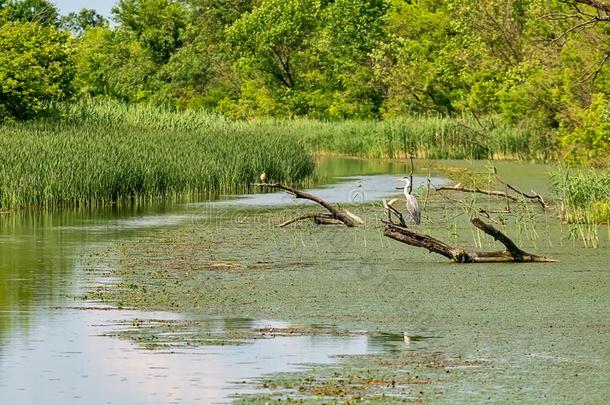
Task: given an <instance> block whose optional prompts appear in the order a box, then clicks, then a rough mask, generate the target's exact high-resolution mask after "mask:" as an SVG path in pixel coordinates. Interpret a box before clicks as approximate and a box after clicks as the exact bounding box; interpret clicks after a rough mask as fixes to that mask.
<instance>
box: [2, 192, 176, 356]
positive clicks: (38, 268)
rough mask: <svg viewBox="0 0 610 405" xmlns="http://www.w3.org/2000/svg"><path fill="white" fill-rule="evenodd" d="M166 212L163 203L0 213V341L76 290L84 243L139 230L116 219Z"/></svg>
mask: <svg viewBox="0 0 610 405" xmlns="http://www.w3.org/2000/svg"><path fill="white" fill-rule="evenodd" d="M166 211H167V207H166V206H165V205H163V204H155V205H150V206H143V205H138V204H129V205H118V206H112V207H108V208H104V209H80V210H76V209H75V210H62V211H59V212H48V211H44V210H38V209H37V210H24V211H21V212H14V213H10V214H3V215H0V341H2V340H4V337H5V336H6V335H7V334H9V333H11V332H12V329H15V330H17V331H19V330H26V329H27V328H28V327H29V326H30V324H31V323H32V322H34V320H33V319H32V318H33V317H34V314H35V312H37V311H40V312H42V311H49V310H50V308H51V307H53V306H61V305H62V304H64V300H65V299H66V296H67V295H70V294H73V293H74V292H75V290H74V288H75V283H74V281H75V280H74V267H75V264H76V259H77V258H78V257H79V256H80V255H81V254H82V253H83V248H86V247H87V246H89V245H91V244H94V243H96V244H97V243H103V242H105V241H109V240H116V239H119V238H126V237H129V236H130V235H133V234H134V233H135V232H137V231H138V227H137V226H125V225H121V220H127V219H131V218H134V217H138V216H143V215H145V214H153V213H154V214H159V213H165V212H166ZM110 220H114V221H115V222H114V225H116V226H114V227H113V226H111V225H112V224H113V222H112V221H110ZM117 224H118V225H117ZM0 347H1V345H0Z"/></svg>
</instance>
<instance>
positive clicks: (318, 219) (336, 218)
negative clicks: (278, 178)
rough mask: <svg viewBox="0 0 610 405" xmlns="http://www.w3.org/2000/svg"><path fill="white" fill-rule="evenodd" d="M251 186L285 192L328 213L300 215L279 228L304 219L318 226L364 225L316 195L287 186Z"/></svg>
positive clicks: (348, 213)
mask: <svg viewBox="0 0 610 405" xmlns="http://www.w3.org/2000/svg"><path fill="white" fill-rule="evenodd" d="M253 186H258V187H267V188H274V189H279V190H283V191H285V192H287V193H288V194H292V195H293V196H295V197H296V198H302V199H305V200H310V201H313V202H315V203H318V204H320V205H321V206H323V207H324V208H326V209H327V210H328V211H329V212H330V214H310V215H302V216H300V217H296V218H294V219H291V220H289V221H286V222H284V223H282V224H280V225H279V227H284V226H287V225H290V224H292V223H294V222H297V221H302V220H304V219H313V220H314V222H315V223H317V224H320V225H329V224H337V223H343V224H344V225H345V226H348V227H354V226H358V225H362V224H364V221H363V220H362V219H361V218H360V217H358V216H357V215H354V214H352V213H351V212H349V211H348V210H346V209H342V208H337V207H335V206H333V205H332V204H331V203H329V202H328V201H326V200H323V199H322V198H320V197H318V196H317V195H313V194H310V193H306V192H304V191H300V190H297V189H295V188H293V187H289V186H286V185H284V184H281V183H255V184H253Z"/></svg>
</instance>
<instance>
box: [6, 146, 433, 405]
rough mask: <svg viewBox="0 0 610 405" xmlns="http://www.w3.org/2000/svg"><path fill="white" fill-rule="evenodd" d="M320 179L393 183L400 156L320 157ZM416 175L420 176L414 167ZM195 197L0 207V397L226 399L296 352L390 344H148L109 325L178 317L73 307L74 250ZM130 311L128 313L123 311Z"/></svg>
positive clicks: (294, 360)
mask: <svg viewBox="0 0 610 405" xmlns="http://www.w3.org/2000/svg"><path fill="white" fill-rule="evenodd" d="M318 167H319V174H320V176H321V177H322V178H324V181H323V182H322V183H324V184H326V186H319V187H316V188H315V192H316V193H318V194H320V195H321V196H322V197H324V198H327V199H329V200H331V201H337V202H365V201H373V200H377V199H380V198H386V197H389V196H392V195H395V194H397V192H399V191H398V190H397V189H396V187H398V186H399V183H397V182H396V181H395V178H396V176H397V175H399V174H400V175H401V174H404V173H405V172H407V171H408V165H407V164H406V163H401V162H385V161H364V160H356V159H337V158H334V159H330V158H326V159H321V161H320V162H319V165H318ZM415 180H416V186H417V185H421V184H423V183H424V182H425V179H424V178H420V177H416V179H415ZM432 181H433V182H435V183H437V184H440V183H442V182H443V180H442V179H440V178H433V179H432ZM287 203H292V200H290V199H287V198H286V196H285V194H283V193H272V194H270V193H267V194H257V195H249V196H242V197H237V198H235V197H231V198H229V197H226V198H225V199H219V201H216V202H214V204H229V205H238V206H242V207H244V206H261V205H265V206H267V205H279V204H287ZM201 212H202V210H201V204H164V203H159V204H155V205H152V206H146V207H131V208H124V207H123V208H119V207H112V208H108V209H100V210H95V211H70V210H64V211H59V212H44V211H28V212H20V213H13V214H0V399H1V403H2V404H39V403H45V404H81V403H82V404H85V403H86V404H117V403H130V404H137V403H147V404H167V403H193V402H195V401H197V402H200V403H224V402H230V397H231V395H232V394H235V393H237V392H239V393H245V392H249V391H251V390H252V389H253V387H252V386H251V385H249V384H247V383H244V381H245V380H247V379H251V378H253V377H257V376H261V375H264V374H266V373H271V372H282V371H291V370H297V369H298V368H299V367H300V366H299V365H300V364H303V363H329V362H333V361H334V359H333V357H332V356H333V355H340V354H366V353H378V352H382V351H385V350H391V349H392V348H395V347H396V345H400V342H394V343H392V344H389V345H388V341H395V340H396V339H394V338H392V339H386V340H384V339H379V338H371V337H369V336H351V337H345V336H341V337H338V336H290V337H275V338H271V339H257V340H254V341H251V342H248V343H247V344H244V345H237V346H210V347H201V348H193V349H179V350H178V352H177V353H176V352H164V351H149V350H145V349H142V348H141V347H138V346H136V345H134V344H133V343H131V342H129V341H126V340H121V339H118V338H115V337H112V336H107V335H108V334H109V333H111V332H112V331H116V330H117V329H120V328H121V327H123V326H122V325H123V323H121V321H129V320H132V319H134V318H138V319H176V318H177V317H179V315H176V314H171V313H139V312H135V311H120V310H115V309H112V308H100V307H91V308H89V309H82V308H80V307H83V306H87V305H91V303H84V302H80V301H78V300H77V299H75V298H74V297H75V296H77V295H78V294H79V293H82V292H84V291H86V290H87V286H88V285H89V284H90V283H91V282H92V281H93V280H91V275H90V274H87V273H86V271H85V270H84V266H83V264H82V261H83V260H84V258H86V257H87V256H88V255H90V254H91V252H95V251H99V250H101V249H103V248H104V247H105V246H109V245H110V244H115V243H117V242H120V241H124V240H129V239H131V238H138V237H144V236H146V235H151V234H154V232H155V230H158V229H167V228H169V227H174V226H177V225H180V224H182V223H184V222H186V221H192V220H194V219H196V217H197V215H201ZM127 323H128V322H127ZM210 325H213V326H214V327H215V328H220V329H231V328H237V329H239V328H250V329H252V328H261V327H278V325H279V326H287V325H283V324H281V323H277V322H272V321H261V320H231V319H211V320H210Z"/></svg>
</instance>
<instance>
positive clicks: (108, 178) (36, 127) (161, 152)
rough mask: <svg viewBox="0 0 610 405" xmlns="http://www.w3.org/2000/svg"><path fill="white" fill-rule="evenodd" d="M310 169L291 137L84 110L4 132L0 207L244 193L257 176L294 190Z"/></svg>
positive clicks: (113, 106) (114, 106)
mask: <svg viewBox="0 0 610 405" xmlns="http://www.w3.org/2000/svg"><path fill="white" fill-rule="evenodd" d="M313 170H314V163H313V158H312V156H311V154H310V153H309V152H308V151H307V149H306V148H305V146H304V145H303V143H302V142H301V141H299V140H298V139H296V138H295V137H294V136H290V135H287V134H285V133H283V132H282V131H279V130H276V129H274V128H271V127H261V126H256V125H249V124H246V123H240V122H232V121H228V120H226V119H223V118H222V117H219V116H217V115H214V114H207V113H201V112H200V113H194V112H184V113H176V112H168V111H164V110H159V109H156V108H152V107H127V106H125V105H122V104H119V103H115V102H95V103H86V102H83V103H79V104H72V105H60V106H57V107H56V109H55V116H54V117H50V118H47V119H43V120H38V121H35V122H29V123H10V124H5V125H3V126H1V127H0V208H2V209H14V208H19V207H30V206H37V207H55V206H92V205H105V204H114V203H121V202H130V201H131V202H133V201H142V200H148V199H153V198H172V197H179V196H181V197H183V196H185V195H201V194H203V195H211V194H218V193H233V192H243V191H246V190H247V189H248V188H249V184H250V183H252V182H253V181H256V179H257V178H258V176H259V174H260V173H261V172H262V171H266V172H267V173H268V175H269V176H270V178H272V179H274V180H282V181H286V182H298V181H302V180H304V179H305V178H307V176H309V175H311V174H312V173H313Z"/></svg>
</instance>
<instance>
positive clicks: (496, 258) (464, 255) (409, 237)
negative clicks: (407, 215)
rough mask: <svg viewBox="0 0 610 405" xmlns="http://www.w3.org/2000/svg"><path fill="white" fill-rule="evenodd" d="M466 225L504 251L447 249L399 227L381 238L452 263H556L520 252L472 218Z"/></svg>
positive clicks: (388, 228) (388, 229)
mask: <svg viewBox="0 0 610 405" xmlns="http://www.w3.org/2000/svg"><path fill="white" fill-rule="evenodd" d="M470 222H471V223H472V224H473V225H474V226H476V227H477V228H479V229H480V230H482V231H483V232H485V233H486V234H488V235H490V236H491V237H493V238H494V239H495V240H497V241H498V242H500V243H502V244H503V245H504V246H505V247H506V249H504V250H499V251H495V252H476V251H467V250H465V249H461V248H458V247H455V246H451V245H448V244H446V243H445V242H443V241H440V240H438V239H435V238H433V237H432V236H428V235H423V234H419V233H417V232H413V231H411V230H409V229H407V228H405V227H403V226H399V225H395V224H392V223H388V224H387V225H386V228H385V232H384V235H385V236H387V237H388V238H391V239H394V240H397V241H399V242H402V243H406V244H407V245H411V246H415V247H421V248H424V249H428V251H430V252H434V253H438V254H439V255H442V256H445V257H446V258H448V259H449V260H451V261H452V262H456V263H505V262H510V263H524V262H539V263H552V262H556V260H553V259H549V258H546V257H544V256H538V255H534V254H531V253H528V252H525V251H523V250H521V249H520V248H519V247H518V246H517V245H516V244H515V243H514V242H513V241H512V240H511V239H510V238H509V237H508V236H506V235H504V234H503V233H502V232H501V231H500V230H498V229H496V228H494V227H493V226H491V225H489V224H487V223H485V222H483V221H482V220H481V219H479V218H473V219H472V220H471V221H470Z"/></svg>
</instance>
